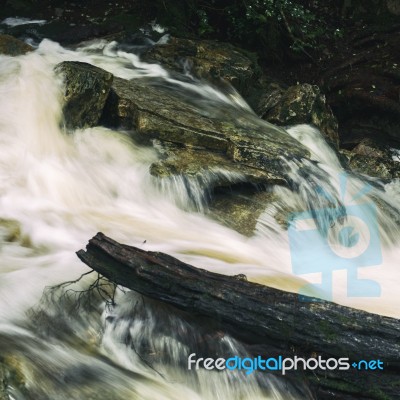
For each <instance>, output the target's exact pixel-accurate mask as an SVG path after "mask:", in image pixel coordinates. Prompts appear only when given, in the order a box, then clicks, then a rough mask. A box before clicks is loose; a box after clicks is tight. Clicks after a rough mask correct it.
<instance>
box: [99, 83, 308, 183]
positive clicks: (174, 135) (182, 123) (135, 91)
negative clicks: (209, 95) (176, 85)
mask: <svg viewBox="0 0 400 400" xmlns="http://www.w3.org/2000/svg"><path fill="white" fill-rule="evenodd" d="M104 115H106V116H107V120H108V123H111V124H114V125H118V124H123V125H125V126H126V127H127V128H133V129H135V131H136V132H137V134H139V135H140V136H142V137H143V136H144V137H148V138H153V139H154V138H156V139H159V140H161V141H164V142H172V143H175V144H179V145H183V147H185V146H186V147H191V148H192V149H193V150H194V151H197V150H196V149H207V150H211V151H213V152H215V153H219V156H216V157H220V158H219V160H218V161H215V163H214V164H215V165H217V164H219V165H228V164H230V165H233V163H236V164H237V165H240V168H245V169H244V171H248V170H249V169H250V168H252V169H255V170H259V171H262V173H259V172H257V174H259V175H262V176H263V177H264V179H265V180H266V181H267V182H273V183H276V182H277V181H281V182H282V181H284V180H285V173H284V168H283V159H301V158H306V157H308V156H309V153H308V151H307V150H306V149H305V148H304V147H303V146H302V145H301V144H300V143H299V142H297V141H296V140H295V139H293V138H291V137H290V136H289V135H288V134H287V132H286V131H284V130H283V129H281V128H278V127H276V126H273V125H271V124H269V123H267V122H265V121H262V120H260V119H259V118H257V117H256V116H255V115H253V114H252V113H250V112H248V111H245V110H239V109H237V108H234V107H232V106H230V105H224V104H223V103H222V102H221V103H220V104H219V106H216V105H215V104H213V105H212V107H198V106H196V103H195V102H194V100H193V99H191V96H190V95H188V96H187V97H185V96H184V95H183V94H182V92H178V93H177V91H176V90H171V89H169V88H168V87H163V86H161V85H157V86H156V85H153V84H152V83H151V81H148V80H144V79H134V80H130V81H126V80H123V79H120V78H115V79H114V82H113V85H112V91H111V93H110V96H109V99H108V101H107V104H106V108H105V112H104ZM199 154H200V153H196V155H195V156H194V157H192V159H193V160H196V157H197V155H199ZM210 162H211V161H210ZM205 165H207V164H206V163H205ZM185 168H187V166H186V167H185ZM160 170H161V171H164V170H163V169H160V168H153V171H160ZM245 173H248V172H245ZM160 175H164V172H162V173H160ZM248 175H251V174H250V173H248Z"/></svg>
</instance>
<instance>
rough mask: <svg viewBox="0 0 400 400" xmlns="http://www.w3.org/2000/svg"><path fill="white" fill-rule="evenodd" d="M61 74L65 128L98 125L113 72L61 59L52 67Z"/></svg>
mask: <svg viewBox="0 0 400 400" xmlns="http://www.w3.org/2000/svg"><path fill="white" fill-rule="evenodd" d="M55 70H56V72H57V73H59V74H62V75H63V77H64V85H65V89H64V107H63V114H64V121H65V125H66V126H67V128H68V129H77V128H88V127H92V126H95V125H97V124H98V122H99V120H100V117H101V114H102V111H103V108H104V105H105V102H106V99H107V97H108V94H109V91H110V87H111V84H112V81H113V75H112V74H110V73H109V72H106V71H104V70H102V69H101V68H97V67H95V66H93V65H90V64H87V63H83V62H77V61H64V62H62V63H60V64H58V65H57V66H56V68H55Z"/></svg>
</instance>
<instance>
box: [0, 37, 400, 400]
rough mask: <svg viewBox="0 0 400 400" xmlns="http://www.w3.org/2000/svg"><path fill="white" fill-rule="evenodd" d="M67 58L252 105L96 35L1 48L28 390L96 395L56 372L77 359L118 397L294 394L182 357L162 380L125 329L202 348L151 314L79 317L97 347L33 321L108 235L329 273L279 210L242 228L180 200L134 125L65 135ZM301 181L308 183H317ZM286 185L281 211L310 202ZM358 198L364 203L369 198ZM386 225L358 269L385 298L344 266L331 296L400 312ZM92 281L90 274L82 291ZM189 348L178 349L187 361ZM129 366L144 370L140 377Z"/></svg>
mask: <svg viewBox="0 0 400 400" xmlns="http://www.w3.org/2000/svg"><path fill="white" fill-rule="evenodd" d="M66 60H70V61H72V60H74V61H84V62H88V63H91V64H94V65H97V66H99V67H101V68H103V69H105V70H107V71H109V72H111V73H113V74H114V75H115V76H118V77H121V78H124V79H140V78H142V77H148V78H151V77H156V78H158V79H160V78H161V79H166V80H168V82H169V83H170V84H171V83H173V84H174V85H177V87H180V88H184V89H185V90H189V91H193V92H197V93H198V94H200V95H202V96H205V97H207V98H208V99H209V100H210V101H214V102H215V104H216V105H218V104H220V103H226V104H230V105H233V106H234V107H237V108H240V109H241V110H246V109H247V108H248V106H247V105H246V104H245V102H244V101H243V99H241V97H240V96H238V95H237V94H235V93H234V92H230V93H222V92H220V91H219V90H218V89H216V88H214V87H213V86H211V85H207V84H205V83H200V82H198V81H195V80H193V81H192V82H189V83H188V82H187V81H185V82H183V81H179V80H178V79H177V78H172V77H170V76H169V74H168V73H167V72H166V71H165V70H164V69H163V68H161V67H160V66H159V65H151V64H146V63H143V62H141V61H140V59H139V58H138V56H136V55H134V54H130V53H126V52H123V51H118V49H117V47H116V44H115V43H111V44H110V43H106V42H102V41H98V42H94V43H92V44H90V45H87V46H85V47H82V48H80V49H77V50H75V51H72V50H68V49H64V48H62V47H61V46H59V45H58V44H56V43H53V42H51V41H49V40H44V41H43V42H42V43H41V44H40V45H39V46H38V48H37V49H36V50H35V51H34V52H32V53H28V54H26V55H23V56H19V57H14V58H12V57H7V56H0V98H1V107H0V145H1V146H0V218H1V220H0V238H1V248H0V259H1V270H0V273H1V280H0V300H1V301H0V351H2V352H8V351H10V349H14V351H15V352H16V353H18V354H20V355H21V356H22V357H23V359H24V360H25V361H24V362H25V363H26V365H25V366H24V367H23V368H24V371H25V372H26V373H27V376H28V378H27V379H28V386H29V387H30V388H31V389H32V391H33V393H39V394H40V396H41V397H38V398H41V399H46V398H49V399H50V398H51V399H57V400H58V399H61V400H62V399H75V398H76V399H81V398H85V397H84V396H86V395H85V393H86V392H85V390H86V387H87V382H86V381H85V380H84V384H81V383H79V382H80V381H79V379H78V378H77V377H75V375H73V376H72V377H71V378H70V380H69V381H68V380H67V381H65V379H64V380H62V379H61V380H60V379H59V376H60V374H61V372H57V371H64V370H65V369H68V368H72V367H73V366H74V365H76V364H79V365H82V370H83V369H84V367H85V368H87V369H90V371H93V372H92V373H93V374H94V375H96V374H97V378H96V379H94V378H93V381H95V382H96V383H95V384H94V383H93V386H94V387H96V388H97V390H98V391H100V392H101V391H102V390H108V391H110V393H111V395H110V396H114V397H115V398H116V399H119V398H138V399H149V400H150V399H160V400H162V399H178V398H179V399H181V398H187V399H193V400H196V399H204V400H208V399H210V400H211V399H227V398H231V399H249V400H250V399H252V400H254V399H257V398H260V399H264V398H265V399H275V400H280V399H292V398H293V399H295V398H296V396H295V394H290V391H285V390H284V389H282V388H281V387H280V386H279V385H280V384H279V382H275V381H274V380H273V378H271V379H269V380H268V379H267V380H266V381H265V382H264V386H265V387H268V390H267V392H268V394H267V395H266V394H265V390H264V391H263V390H261V386H262V385H261V386H260V382H258V381H257V380H256V379H250V378H248V379H247V380H244V379H243V377H242V378H241V377H235V376H228V374H225V373H224V374H215V373H213V374H211V373H208V372H207V374H204V372H201V371H200V372H198V373H197V375H196V376H192V377H190V376H189V375H188V373H187V372H186V373H183V372H182V370H179V368H178V367H176V368H167V367H163V366H162V364H160V365H158V370H160V369H163V368H164V369H165V370H163V371H162V372H163V375H164V377H161V376H160V375H159V374H157V373H155V372H154V371H153V370H152V369H149V367H148V366H147V365H145V364H143V362H142V361H141V360H140V359H139V358H138V357H137V356H136V355H135V353H134V352H133V351H132V348H127V346H126V344H125V345H124V344H123V341H121V340H119V339H118V338H119V336H120V335H123V332H126V331H127V330H129V331H130V332H131V333H132V332H133V333H134V332H136V336H137V335H139V333H140V332H141V333H140V334H142V335H147V337H148V338H149V337H150V338H152V339H151V340H152V341H154V342H156V344H154V346H155V347H157V346H158V347H157V348H159V347H160V346H161V348H163V349H164V351H169V352H171V353H172V354H175V353H174V352H179V351H181V352H182V354H186V353H187V352H188V351H190V349H189V348H188V346H187V344H182V343H179V342H178V341H174V340H173V338H172V339H171V338H170V339H171V340H172V342H171V343H168V346H167V345H166V344H165V343H164V342H163V340H164V341H165V340H166V339H165V337H161V338H160V337H157V335H156V333H157V332H156V330H155V329H153V330H152V328H151V326H147V328H146V329H147V331H146V332H145V333H143V329H144V328H143V324H142V325H140V326H139V327H138V326H137V324H140V323H142V322H143V321H142V322H141V320H140V319H138V320H133V319H129V318H128V319H126V320H125V323H126V324H128V325H127V326H125V327H124V326H121V325H112V324H111V325H107V323H106V322H105V319H104V318H105V316H104V315H103V319H101V318H100V316H101V314H102V313H103V314H104V312H105V313H106V311H104V307H103V308H101V307H100V308H99V310H97V313H96V312H95V313H94V314H93V315H94V316H92V317H93V321H94V322H93V321H92V317H91V318H88V320H87V321H86V322H82V321H81V320H79V321H77V320H74V319H73V318H72V319H71V318H70V319H68V323H69V324H70V325H71V326H72V327H73V331H74V332H75V333H76V335H77V336H78V337H80V338H82V339H83V340H88V341H90V338H91V337H92V336H93V337H94V339H93V341H94V342H96V343H97V345H96V346H95V348H96V350H95V351H94V353H93V354H92V353H90V351H83V350H81V349H80V348H79V347H78V346H75V345H71V344H70V343H68V342H67V341H65V340H64V339H63V340H60V341H58V339H54V341H53V339H48V338H42V337H40V336H38V335H37V333H36V332H35V331H33V330H32V329H31V328H30V326H31V322H32V321H30V319H29V313H28V311H29V310H31V308H32V307H35V305H37V304H39V303H40V299H41V296H42V293H43V290H44V288H45V287H46V286H50V285H55V284H59V283H61V282H65V281H69V280H74V279H76V278H78V277H79V276H80V275H81V274H82V273H85V272H87V269H86V267H85V265H83V264H82V263H81V262H80V261H79V260H78V258H77V257H76V255H75V252H76V251H77V250H79V249H81V248H84V246H85V245H86V243H87V241H88V239H90V238H91V237H92V236H93V235H94V234H96V233H97V232H98V231H101V232H103V233H105V234H106V235H108V236H110V237H112V238H114V239H115V240H117V241H120V242H123V243H128V244H131V245H134V246H138V247H142V248H143V249H145V250H154V251H162V252H165V253H168V254H171V255H173V256H176V257H178V258H179V259H181V260H183V261H185V262H189V263H191V264H193V265H195V266H198V267H201V268H206V269H209V270H212V271H215V272H220V273H225V274H229V275H234V274H245V275H246V276H247V277H248V279H249V280H253V281H257V282H262V283H265V284H268V285H271V286H274V287H277V288H282V289H285V290H292V291H297V290H298V289H299V288H300V287H301V286H302V285H304V283H305V282H306V281H307V282H313V283H318V279H320V276H319V275H318V273H313V274H309V275H304V276H303V275H302V276H298V275H295V274H294V273H293V268H292V259H291V253H290V245H289V237H288V231H287V230H285V229H284V228H283V227H282V226H280V225H279V224H278V223H277V222H276V221H275V219H274V218H273V217H272V212H273V211H274V210H273V209H272V208H267V209H266V210H265V212H264V213H263V215H262V216H261V217H260V218H259V221H258V224H257V227H256V231H255V234H254V236H253V237H251V238H248V237H245V236H242V235H240V234H239V233H237V232H235V231H233V230H231V229H229V228H227V227H225V226H222V225H221V224H219V223H217V222H216V221H213V220H212V219H211V218H210V217H207V216H205V215H204V214H202V213H200V212H197V211H196V210H193V209H191V208H190V205H189V204H187V207H182V202H183V203H185V201H186V200H185V199H186V198H185V194H184V192H185V188H184V187H176V186H174V187H172V189H171V188H167V189H166V188H165V187H163V186H162V185H159V183H158V182H157V180H156V178H154V177H152V176H151V175H150V174H149V167H150V165H151V164H152V163H153V162H154V161H156V160H157V153H156V151H155V150H154V149H152V148H149V147H144V146H141V145H139V144H136V143H135V142H134V141H133V140H132V139H131V137H130V136H129V133H127V132H118V131H113V130H110V129H107V128H104V127H95V128H90V129H82V130H76V131H74V132H72V133H67V132H65V131H64V130H63V128H62V125H61V124H60V121H61V117H62V116H61V109H62V104H61V100H62V81H61V79H60V77H57V76H55V73H54V67H55V65H56V64H57V63H59V62H61V61H66ZM232 93H234V94H233V95H232ZM288 132H289V134H290V135H291V136H293V137H295V138H296V139H298V140H299V141H300V142H301V143H302V144H303V145H304V146H306V147H307V148H308V149H309V150H310V151H311V153H312V159H313V160H315V161H317V162H318V163H319V167H318V168H320V169H319V170H322V171H324V174H325V177H327V178H328V181H329V183H330V185H331V186H332V187H334V188H336V190H337V193H338V196H339V195H340V192H341V187H340V185H341V178H340V177H341V174H342V173H343V172H344V171H343V169H342V167H341V165H340V163H339V161H338V159H337V157H336V154H335V153H334V151H333V150H332V149H331V148H330V147H329V146H328V145H327V144H326V142H325V141H324V139H323V138H322V136H321V134H320V133H319V132H318V131H317V130H316V129H314V128H312V127H309V126H305V125H303V126H297V127H293V128H291V129H289V130H288ZM313 165H314V164H313ZM312 168H314V167H313V166H310V169H311V171H313V169H312ZM288 169H289V170H292V175H293V180H294V181H296V180H297V181H299V180H300V179H303V180H304V178H300V177H299V176H296V165H294V164H293V163H290V162H288ZM299 184H301V185H302V187H304V188H307V182H304V181H303V182H299ZM365 184H366V182H365V181H363V180H361V179H359V178H356V177H349V178H348V180H347V186H346V192H345V193H344V196H347V197H348V199H347V200H345V199H344V200H343V201H344V202H345V203H346V202H351V201H353V197H354V196H353V195H354V194H356V193H357V192H359V191H360V190H362V189H363V187H364V186H365ZM175 185H176V182H175ZM321 185H322V186H323V185H324V182H323V181H321ZM178 186H179V185H178ZM198 190H199V191H201V190H204V188H201V187H199V188H198ZM310 190H312V187H311V188H310ZM371 190H372V192H370V193H369V194H368V196H371V195H373V196H374V198H378V199H381V200H382V201H385V202H387V203H388V204H390V205H391V207H392V209H393V210H394V212H395V213H399V210H400V184H399V182H391V183H388V184H386V185H384V184H381V183H379V182H378V183H377V185H376V186H373V188H372V189H371ZM274 191H275V193H276V194H277V195H279V197H280V198H281V203H280V205H279V206H280V207H281V208H285V207H290V208H292V209H300V210H301V209H305V207H307V192H306V191H305V192H304V193H301V191H300V192H299V193H293V192H292V191H290V190H289V189H286V188H282V187H276V188H274ZM171 193H172V195H171ZM357 201H358V203H357ZM357 201H356V203H357V204H362V202H363V201H365V199H364V200H363V199H360V200H357ZM271 207H272V206H271ZM366 218H367V219H368V218H369V217H368V216H366ZM378 221H379V225H380V239H381V248H382V263H381V264H379V265H373V266H368V267H363V268H359V269H358V273H359V277H360V278H365V279H372V280H375V281H376V282H378V283H379V285H380V288H381V294H380V296H379V297H367V298H365V297H360V298H352V297H348V296H347V290H346V288H347V286H346V283H347V275H346V270H343V271H334V272H333V300H334V301H336V302H338V303H341V304H344V305H349V306H353V307H357V308H360V309H364V310H367V311H371V312H375V313H380V314H383V315H388V316H392V317H400V300H399V297H398V287H399V286H400V270H399V268H398V261H397V260H398V259H399V256H400V248H399V240H400V227H399V226H397V225H396V222H394V220H393V218H391V217H390V215H389V214H387V213H386V212H385V211H384V210H381V209H378ZM90 279H91V278H90V277H87V278H86V280H85V281H84V282H82V283H81V285H82V287H84V285H85V282H86V283H87V282H89V281H90ZM320 295H322V296H323V295H324V294H323V293H320ZM132 301H133V300H132V299H130V298H129V296H128V297H127V298H125V299H124V296H123V295H122V293H121V294H120V304H121V308H120V309H118V310H114V311H113V312H115V313H117V314H118V315H120V313H122V315H125V314H126V313H128V311H127V310H126V308H127V307H128V306H129V305H131V304H132ZM49 307H50V306H49ZM124 313H125V314H124ZM128 314H129V313H128ZM58 317H59V318H64V317H62V316H58ZM155 318H157V315H153V314H152V316H147V321H152V323H153V324H155V322H154V319H155ZM180 323H181V322H179V320H176V321H175V322H174V324H180ZM74 324H75V325H74ZM171 324H172V323H171ZM171 326H173V324H172V325H171ZM133 333H132V335H133V337H134V338H135V337H136V336H135V335H134V334H133ZM1 338H2V339H1ZM134 340H139V338H137V339H134ZM223 340H225V341H227V342H226V343H222V344H221V345H225V346H228V345H229V346H231V347H232V346H233V347H234V346H238V351H240V345H239V344H237V343H235V342H234V341H232V342H230V341H231V340H232V339H230V338H225V339H223ZM160 341H161V342H160ZM10 343H11V344H10ZM160 343H161V344H160ZM163 346H164V347H163ZM165 346H166V347H165ZM185 346H186V347H185ZM21 349H22V350H21ZM24 355H25V356H24ZM24 357H25V358H24ZM102 357H106V359H105V358H102ZM179 357H182V356H179ZM179 357H178V356H177V355H176V360H178V359H180V358H179ZM172 358H174V357H172ZM174 359H175V358H174ZM176 362H178V361H176ZM122 369H124V371H131V372H132V374H138V375H132V376H130V375H129V374H128V373H127V372H122ZM78 375H79V374H78ZM165 376H167V379H165ZM40 382H41V383H40ZM71 382H72V383H71ZM77 382H78V383H77ZM199 382H200V383H199ZM206 382H207V384H208V385H209V386H207V385H206ZM235 382H236V384H235ZM237 382H239V383H240V384H239V385H238V384H237ZM39 383H40V385H39ZM265 387H264V389H265ZM13 395H14V397H15V398H16V399H19V398H21V399H24V398H29V397H24V396H26V395H24V394H23V393H17V390H16V391H15V392H14V394H13ZM46 396H47V397H46ZM107 398H110V399H111V398H113V397H107Z"/></svg>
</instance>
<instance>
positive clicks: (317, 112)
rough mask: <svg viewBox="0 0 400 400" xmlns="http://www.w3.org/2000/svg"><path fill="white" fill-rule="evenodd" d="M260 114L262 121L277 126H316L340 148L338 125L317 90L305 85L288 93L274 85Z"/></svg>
mask: <svg viewBox="0 0 400 400" xmlns="http://www.w3.org/2000/svg"><path fill="white" fill-rule="evenodd" d="M257 111H258V114H259V115H260V116H261V118H263V119H265V120H267V121H269V122H271V123H273V124H276V125H283V126H287V125H297V124H313V125H315V126H316V127H317V128H318V129H320V130H321V132H322V133H323V134H324V135H325V137H326V138H327V140H328V141H329V142H330V143H332V144H333V145H334V146H335V147H338V146H339V135H338V122H337V120H336V118H335V117H334V115H333V113H332V110H331V109H330V107H329V106H328V105H327V104H326V99H325V96H324V95H323V94H322V93H321V91H320V89H319V88H318V86H315V85H310V84H307V83H305V84H301V85H296V86H291V87H289V88H288V89H286V90H285V89H283V88H282V87H280V86H279V85H275V86H274V85H272V86H271V87H270V89H269V91H267V92H266V93H264V95H263V96H262V98H261V100H260V103H259V105H258V110H257Z"/></svg>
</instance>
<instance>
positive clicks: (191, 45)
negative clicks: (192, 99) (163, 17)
mask: <svg viewBox="0 0 400 400" xmlns="http://www.w3.org/2000/svg"><path fill="white" fill-rule="evenodd" d="M143 59H144V61H146V62H150V63H159V64H161V65H162V66H163V67H165V68H167V69H170V70H174V71H177V72H186V73H191V74H193V75H194V76H196V77H198V78H205V79H208V80H210V79H211V80H218V79H220V78H221V79H223V80H225V81H227V82H229V83H230V84H231V85H233V86H234V87H235V88H236V89H238V90H239V92H240V93H242V94H244V95H245V94H246V93H247V92H248V88H249V85H250V84H252V83H254V80H255V79H256V78H257V75H258V74H259V67H258V65H257V64H256V63H255V62H254V61H253V60H251V59H250V58H249V57H248V56H247V55H246V54H245V52H244V50H241V49H238V48H236V47H234V46H232V45H231V44H229V43H220V42H216V41H210V40H190V39H179V38H175V37H171V38H170V39H169V41H168V43H165V44H161V45H156V46H154V47H152V48H151V49H149V50H148V51H147V52H146V53H145V54H144V55H143Z"/></svg>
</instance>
